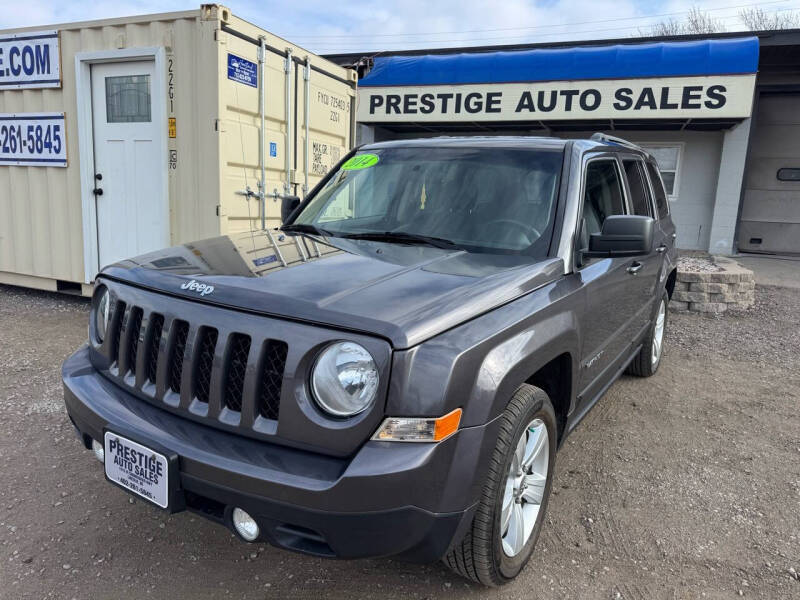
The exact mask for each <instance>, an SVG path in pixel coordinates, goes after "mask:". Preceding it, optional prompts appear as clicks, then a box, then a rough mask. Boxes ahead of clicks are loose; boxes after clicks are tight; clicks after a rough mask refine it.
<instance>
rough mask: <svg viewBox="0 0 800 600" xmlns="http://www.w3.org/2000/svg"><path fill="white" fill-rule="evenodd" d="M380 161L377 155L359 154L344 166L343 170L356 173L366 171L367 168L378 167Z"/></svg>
mask: <svg viewBox="0 0 800 600" xmlns="http://www.w3.org/2000/svg"><path fill="white" fill-rule="evenodd" d="M378 160H379V159H378V155H377V154H357V155H356V156H353V157H351V158H350V159H349V160H348V161H347V162H346V163H344V164H343V165H342V170H343V171H356V170H358V169H366V168H367V167H372V166H374V165H377V164H378Z"/></svg>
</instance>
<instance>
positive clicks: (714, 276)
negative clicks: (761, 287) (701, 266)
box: [704, 271, 741, 283]
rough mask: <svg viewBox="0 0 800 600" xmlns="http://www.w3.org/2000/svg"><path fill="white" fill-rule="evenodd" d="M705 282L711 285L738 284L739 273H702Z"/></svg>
mask: <svg viewBox="0 0 800 600" xmlns="http://www.w3.org/2000/svg"><path fill="white" fill-rule="evenodd" d="M704 275H706V281H708V282H713V283H739V279H740V278H741V274H740V273H736V272H732V271H720V272H718V273H704Z"/></svg>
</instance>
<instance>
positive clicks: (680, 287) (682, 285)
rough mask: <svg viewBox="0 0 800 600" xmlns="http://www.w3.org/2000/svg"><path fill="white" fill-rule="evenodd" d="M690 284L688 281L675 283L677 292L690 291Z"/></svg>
mask: <svg viewBox="0 0 800 600" xmlns="http://www.w3.org/2000/svg"><path fill="white" fill-rule="evenodd" d="M689 285H690V284H689V283H688V282H686V281H676V282H675V290H674V291H676V292H677V291H680V292H688V291H689Z"/></svg>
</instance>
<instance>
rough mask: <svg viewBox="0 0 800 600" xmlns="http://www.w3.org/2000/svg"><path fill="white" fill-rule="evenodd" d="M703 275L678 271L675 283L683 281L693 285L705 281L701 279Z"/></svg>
mask: <svg viewBox="0 0 800 600" xmlns="http://www.w3.org/2000/svg"><path fill="white" fill-rule="evenodd" d="M703 275H705V273H695V272H693V271H678V278H677V280H676V281H683V282H686V283H693V282H695V281H705V279H703Z"/></svg>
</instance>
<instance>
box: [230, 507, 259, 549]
mask: <svg viewBox="0 0 800 600" xmlns="http://www.w3.org/2000/svg"><path fill="white" fill-rule="evenodd" d="M233 528H234V529H236V533H238V534H239V535H240V536H242V539H243V540H245V541H247V542H252V541H254V540H255V539H256V538H257V537H258V534H259V533H260V530H259V528H258V523H256V520H255V519H254V518H253V517H251V516H250V515H248V514H247V513H246V512H245V511H243V510H242V509H241V508H238V507H237V508H234V509H233Z"/></svg>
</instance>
